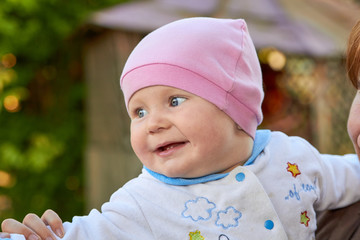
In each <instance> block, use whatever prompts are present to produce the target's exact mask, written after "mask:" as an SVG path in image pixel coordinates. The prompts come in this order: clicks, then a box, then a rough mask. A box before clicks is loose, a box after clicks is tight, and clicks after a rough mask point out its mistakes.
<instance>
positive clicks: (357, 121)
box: [348, 90, 360, 159]
mask: <svg viewBox="0 0 360 240" xmlns="http://www.w3.org/2000/svg"><path fill="white" fill-rule="evenodd" d="M348 132H349V135H350V138H351V141H352V142H353V144H354V147H355V151H356V153H357V155H358V157H359V159H360V90H358V91H357V93H356V95H355V98H354V101H353V103H352V105H351V109H350V114H349V119H348Z"/></svg>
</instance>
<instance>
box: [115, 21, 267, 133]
mask: <svg viewBox="0 0 360 240" xmlns="http://www.w3.org/2000/svg"><path fill="white" fill-rule="evenodd" d="M120 85H121V88H122V91H123V93H124V97H125V103H126V106H128V103H129V100H130V98H131V96H132V95H133V94H134V93H135V92H136V91H138V90H140V89H142V88H145V87H149V86H154V85H164V86H170V87H176V88H179V89H182V90H185V91H187V92H190V93H192V94H195V95H197V96H200V97H202V98H204V99H206V100H207V101H209V102H211V103H213V104H215V105H216V106H217V107H219V108H220V109H221V110H222V111H224V112H225V113H226V114H228V115H229V116H230V117H231V118H232V119H233V120H234V121H235V122H236V123H237V124H238V125H239V126H240V127H241V128H242V129H243V130H244V131H245V132H247V133H248V134H249V135H250V136H251V137H252V138H254V136H255V131H256V128H257V126H258V125H259V124H260V123H261V121H262V118H263V116H262V112H261V103H262V100H263V97H264V92H263V88H262V75H261V69H260V64H259V61H258V57H257V54H256V50H255V47H254V44H253V42H252V40H251V38H250V35H249V32H248V30H247V26H246V23H245V21H244V20H242V19H238V20H232V19H216V18H205V17H196V18H187V19H182V20H178V21H175V22H172V23H170V24H167V25H165V26H163V27H160V28H159V29H157V30H155V31H154V32H152V33H150V34H149V35H147V36H146V37H145V38H144V39H143V40H142V41H141V42H140V43H139V44H138V45H137V46H136V48H135V49H134V50H133V52H132V53H131V55H130V56H129V58H128V60H127V62H126V64H125V67H124V70H123V73H122V76H121V78H120Z"/></svg>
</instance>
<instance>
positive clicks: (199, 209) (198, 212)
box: [181, 197, 216, 222]
mask: <svg viewBox="0 0 360 240" xmlns="http://www.w3.org/2000/svg"><path fill="white" fill-rule="evenodd" d="M215 208H216V205H215V203H213V202H210V201H209V200H208V199H207V198H205V197H198V198H196V199H195V200H189V201H187V202H186V203H185V210H184V211H183V212H182V213H181V215H182V216H183V217H184V218H191V219H192V220H193V221H195V222H197V221H199V220H209V219H210V218H211V216H212V213H211V212H212V210H214V209H215Z"/></svg>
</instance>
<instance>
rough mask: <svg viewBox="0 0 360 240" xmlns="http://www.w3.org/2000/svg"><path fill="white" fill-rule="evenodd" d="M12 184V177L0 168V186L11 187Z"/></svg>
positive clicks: (13, 182)
mask: <svg viewBox="0 0 360 240" xmlns="http://www.w3.org/2000/svg"><path fill="white" fill-rule="evenodd" d="M14 184H15V181H14V178H13V177H12V176H11V175H10V174H9V173H7V172H5V171H2V170H0V187H6V188H11V187H13V186H14Z"/></svg>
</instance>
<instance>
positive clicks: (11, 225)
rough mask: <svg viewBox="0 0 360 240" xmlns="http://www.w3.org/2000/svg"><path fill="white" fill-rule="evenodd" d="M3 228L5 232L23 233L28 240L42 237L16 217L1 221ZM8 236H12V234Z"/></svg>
mask: <svg viewBox="0 0 360 240" xmlns="http://www.w3.org/2000/svg"><path fill="white" fill-rule="evenodd" d="M1 229H2V231H3V232H6V233H17V234H22V235H24V236H25V238H26V239H28V240H39V239H40V237H39V236H38V235H37V234H36V233H35V232H33V231H32V230H31V229H30V228H28V227H27V226H25V225H24V224H22V223H21V222H18V221H16V220H15V219H11V218H9V219H5V220H4V221H3V222H2V223H1ZM6 233H5V234H6ZM1 237H2V236H1ZM5 237H6V236H5ZM7 237H10V234H9V236H7Z"/></svg>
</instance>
